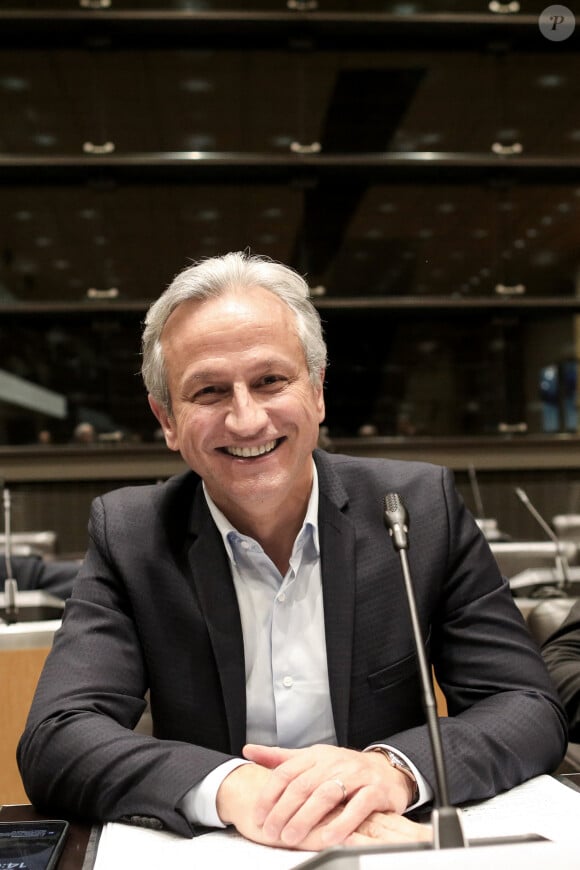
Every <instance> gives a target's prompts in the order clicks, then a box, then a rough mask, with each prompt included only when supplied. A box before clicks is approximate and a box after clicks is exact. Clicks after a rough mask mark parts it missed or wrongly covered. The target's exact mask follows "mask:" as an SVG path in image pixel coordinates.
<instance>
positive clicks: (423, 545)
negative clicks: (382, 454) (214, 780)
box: [18, 451, 566, 835]
mask: <svg viewBox="0 0 580 870" xmlns="http://www.w3.org/2000/svg"><path fill="white" fill-rule="evenodd" d="M315 460H316V463H317V468H318V475H319V484H320V501H319V531H320V542H321V568H322V583H323V595H324V610H325V625H326V645H327V655H328V671H329V679H330V693H331V701H332V709H333V713H334V720H335V727H336V734H337V737H338V741H339V744H340V745H344V746H350V747H355V748H362V747H364V746H366V745H368V744H369V743H372V742H373V741H386V740H388V741H389V743H391V744H392V745H394V746H395V747H398V748H399V749H400V750H401V751H402V752H404V753H406V754H407V755H408V756H409V757H410V758H412V759H413V760H414V762H415V763H416V764H417V766H418V767H419V769H420V770H421V771H422V772H423V774H424V775H425V776H426V778H427V780H428V781H430V782H431V783H433V781H434V773H433V765H432V762H431V751H430V745H429V740H428V736H427V733H426V729H425V725H424V716H423V712H422V709H421V700H420V691H419V686H418V683H417V676H416V662H415V655H414V647H413V641H412V636H411V631H410V623H409V616H408V610H407V604H406V600H405V596H404V593H403V580H402V575H401V569H400V563H399V559H398V556H397V554H396V553H395V552H394V550H393V547H392V545H391V542H390V539H389V536H388V534H387V532H386V530H385V528H384V525H383V519H382V502H383V496H384V495H385V493H387V492H389V491H395V492H398V493H399V494H400V495H401V496H402V498H403V499H404V501H405V502H406V504H407V507H408V510H409V514H410V517H411V524H410V541H411V545H410V551H409V563H410V567H411V571H412V574H413V577H414V582H415V584H416V596H417V605H418V612H419V617H420V621H421V625H422V630H423V635H424V639H425V643H426V646H427V649H428V654H429V658H430V661H431V662H432V663H433V665H434V667H435V669H436V673H437V677H438V680H439V683H440V685H441V687H442V689H443V691H444V692H445V694H446V696H447V700H448V705H449V712H450V717H449V718H448V719H445V720H443V721H442V730H443V741H444V746H445V750H446V753H447V761H448V767H449V780H450V783H449V785H450V794H451V799H452V801H454V802H464V801H467V800H470V799H476V798H485V797H488V796H490V795H492V794H494V793H496V792H499V791H502V790H504V789H507V788H510V787H511V786H513V785H515V784H516V783H519V782H520V781H522V780H525V779H527V778H529V777H531V776H533V775H536V774H539V773H542V772H546V771H550V770H552V769H553V768H555V767H556V766H557V764H558V763H559V761H560V759H561V757H562V755H563V753H564V750H565V746H566V732H565V725H564V716H563V711H562V709H561V707H560V705H559V702H558V700H557V697H556V693H555V691H554V689H553V686H552V683H551V681H550V679H549V677H548V674H547V672H546V669H545V666H544V663H543V661H542V659H541V657H540V655H539V653H538V651H537V649H536V647H535V645H534V643H533V642H532V641H531V639H530V637H529V634H528V632H527V629H526V627H525V625H524V622H523V620H522V618H521V616H520V614H519V612H518V610H517V608H516V607H515V605H514V603H513V601H512V599H511V594H510V591H509V589H508V587H507V585H506V583H505V582H504V581H503V580H502V578H501V577H500V574H499V571H498V569H497V567H496V564H495V562H494V560H493V558H492V556H491V554H490V551H489V548H488V546H487V544H486V542H485V540H484V538H483V537H482V535H481V534H480V532H479V530H478V528H477V526H476V524H475V522H474V521H473V519H472V518H471V516H470V515H469V514H468V512H467V511H466V510H465V508H464V506H463V504H462V502H461V501H460V499H459V498H458V496H457V494H456V492H455V490H454V487H453V481H452V475H451V473H450V472H448V471H446V470H444V469H443V468H440V467H436V466H430V465H427V464H422V463H410V462H405V463H402V462H393V461H386V460H368V459H367V460H362V459H354V458H352V457H346V456H338V455H330V454H324V453H321V452H319V451H316V453H315ZM90 541H91V543H90V547H89V551H88V555H87V557H86V561H85V563H84V565H83V567H82V568H81V571H80V574H79V578H78V580H77V582H76V584H75V589H74V592H73V596H72V598H71V599H70V600H69V601H68V602H67V605H66V612H65V619H64V624H63V627H62V629H61V630H60V631H59V632H58V634H57V636H56V638H55V643H54V648H53V651H52V652H51V654H50V656H49V658H48V661H47V664H46V667H45V670H44V673H43V675H42V677H41V680H40V684H39V687H38V691H37V694H36V698H35V701H34V703H33V706H32V710H31V713H30V717H29V720H28V723H27V726H26V731H25V733H24V735H23V737H22V740H21V743H20V746H19V750H18V759H19V764H20V769H21V772H22V776H23V780H24V783H25V786H26V789H27V792H28V794H29V796H30V798H31V800H32V802H33V803H35V804H36V805H38V806H39V807H40V808H42V809H44V810H45V811H50V812H51V813H52V814H59V815H65V816H67V815H71V814H75V815H79V814H80V815H82V816H85V817H89V818H93V819H97V820H115V819H119V818H125V817H130V818H135V817H143V818H147V817H154V818H157V819H160V820H161V822H162V823H163V824H164V825H165V826H167V827H169V828H171V829H173V830H175V831H178V832H180V833H182V834H185V835H190V834H191V833H192V831H191V828H190V826H189V824H188V823H187V822H186V820H185V819H184V818H183V817H182V815H181V814H180V813H179V811H177V810H176V806H177V804H178V802H179V800H180V798H181V797H182V796H183V795H184V793H185V792H186V791H187V790H188V789H189V788H190V787H191V786H192V785H194V784H195V783H197V782H198V781H199V780H201V779H202V777H204V776H205V775H206V774H207V773H208V772H210V771H211V770H212V769H213V768H215V767H216V766H217V765H218V764H220V763H221V762H223V761H225V760H226V759H227V758H229V757H231V756H237V755H239V754H240V751H241V748H242V746H243V744H244V741H245V717H246V711H245V703H246V702H245V675H244V652H243V640H242V632H241V625H240V618H239V612H238V607H237V601H236V595H235V591H234V586H233V582H232V579H231V575H230V571H229V566H228V561H227V556H226V553H225V551H224V548H223V544H222V541H221V538H220V535H219V532H218V530H217V528H216V526H215V524H214V523H213V520H212V519H211V516H210V513H209V510H208V508H207V504H206V501H205V498H204V496H203V492H202V488H201V485H200V480H199V478H198V477H197V476H196V475H195V474H193V473H187V474H185V475H182V476H179V477H177V478H173V479H171V480H170V481H168V482H167V483H165V484H162V485H158V486H149V487H131V488H126V489H122V490H119V491H116V492H113V493H110V494H108V495H106V496H104V497H103V498H98V499H96V501H95V502H94V504H93V507H92V511H91V518H90ZM147 689H149V690H150V695H151V710H152V715H153V721H154V729H155V737H154V738H152V737H148V736H145V735H140V734H135V733H133V732H132V730H131V729H132V727H133V726H134V725H135V723H136V722H137V720H138V718H139V716H140V714H141V712H142V710H143V708H144V702H143V696H144V694H145V692H146V691H147Z"/></svg>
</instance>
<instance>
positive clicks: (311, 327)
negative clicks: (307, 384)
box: [141, 251, 327, 414]
mask: <svg viewBox="0 0 580 870" xmlns="http://www.w3.org/2000/svg"><path fill="white" fill-rule="evenodd" d="M250 287H263V288H264V289H265V290H268V291H270V292H271V293H274V294H276V296H278V297H279V298H280V299H282V300H283V302H285V303H286V305H288V307H289V308H290V309H291V310H292V311H293V312H294V316H295V318H296V328H297V333H298V338H299V340H300V343H301V345H302V349H303V351H304V356H305V359H306V365H307V368H308V374H309V377H310V380H311V381H312V383H313V384H314V385H315V386H318V385H320V383H321V379H322V373H323V371H324V369H325V368H326V361H327V351H326V344H325V341H324V337H323V334H322V324H321V321H320V315H319V314H318V311H317V310H316V308H315V307H314V305H313V304H312V301H311V300H310V295H309V292H310V291H309V288H308V284H307V283H306V281H305V280H304V279H303V278H302V277H301V276H300V275H299V274H298V273H297V272H295V271H294V269H291V268H289V267H288V266H285V265H283V264H282V263H277V262H275V261H274V260H270V259H268V258H266V257H258V256H251V255H250V254H247V253H244V252H240V251H237V252H233V253H229V254H225V255H224V256H222V257H211V258H208V259H206V260H202V261H200V262H198V263H195V264H194V265H193V266H189V267H188V268H187V269H184V270H183V271H182V272H180V273H179V274H178V275H176V277H175V278H174V279H173V281H172V282H171V284H170V285H169V287H168V288H167V289H166V290H165V292H164V293H162V295H161V296H160V297H159V299H157V300H156V301H155V302H154V303H153V304H152V305H151V307H150V308H149V310H148V312H147V315H146V317H145V328H144V330H143V335H142V339H141V349H142V355H143V356H142V366H141V374H142V377H143V381H144V383H145V387H146V389H147V392H148V393H150V394H151V396H152V397H153V399H154V400H155V401H156V402H157V403H158V404H159V405H161V406H162V407H163V408H164V409H165V411H167V413H169V414H170V413H171V396H170V394H169V387H168V384H167V372H166V367H165V358H164V354H163V348H162V346H161V334H162V332H163V328H164V326H165V323H166V322H167V319H168V317H169V315H170V314H171V313H172V311H174V310H175V308H177V306H178V305H181V304H182V303H183V302H186V301H188V300H190V299H196V300H199V301H200V302H202V301H205V300H207V299H212V298H216V297H218V296H221V295H222V294H224V293H227V292H228V291H230V290H234V289H240V288H242V289H244V288H246V289H249V288H250Z"/></svg>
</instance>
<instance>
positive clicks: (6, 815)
mask: <svg viewBox="0 0 580 870" xmlns="http://www.w3.org/2000/svg"><path fill="white" fill-rule="evenodd" d="M46 818H47V817H46V816H41V815H39V814H38V813H37V812H36V811H35V810H34V809H33V808H32V807H31V806H28V805H26V806H25V805H22V806H4V807H1V808H0V822H28V821H31V822H36V821H40V820H41V819H46ZM91 830H92V829H91V826H90V825H82V824H77V823H74V822H71V826H70V830H69V834H68V837H67V840H66V843H65V847H64V850H63V853H62V855H61V856H60V860H59V862H58V870H83V868H84V870H88V868H89V867H91V866H92V863H93V862H92V860H89V856H87V846H88V844H89V838H90V836H91ZM85 857H87V863H86V864H85Z"/></svg>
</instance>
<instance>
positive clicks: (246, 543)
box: [242, 541, 252, 550]
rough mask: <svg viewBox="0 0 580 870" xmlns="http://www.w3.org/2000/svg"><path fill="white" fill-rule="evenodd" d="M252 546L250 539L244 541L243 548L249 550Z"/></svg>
mask: <svg viewBox="0 0 580 870" xmlns="http://www.w3.org/2000/svg"><path fill="white" fill-rule="evenodd" d="M251 546H252V545H251V544H250V542H249V541H242V549H244V550H249V549H250V547H251Z"/></svg>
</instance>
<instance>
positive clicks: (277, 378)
mask: <svg viewBox="0 0 580 870" xmlns="http://www.w3.org/2000/svg"><path fill="white" fill-rule="evenodd" d="M283 381H284V378H283V377H282V376H281V375H266V376H265V377H263V378H262V381H261V383H262V384H263V385H264V386H265V387H271V386H273V385H275V384H281V383H283Z"/></svg>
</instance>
